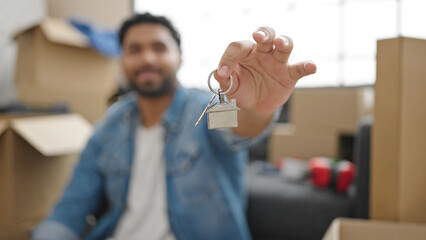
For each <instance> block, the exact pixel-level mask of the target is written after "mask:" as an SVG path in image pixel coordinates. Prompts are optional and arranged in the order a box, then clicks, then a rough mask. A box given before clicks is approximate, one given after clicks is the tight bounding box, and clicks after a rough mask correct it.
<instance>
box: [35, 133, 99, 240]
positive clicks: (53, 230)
mask: <svg viewBox="0 0 426 240" xmlns="http://www.w3.org/2000/svg"><path fill="white" fill-rule="evenodd" d="M98 152H99V146H98V144H97V143H96V141H95V139H94V137H93V136H92V138H91V139H90V140H89V142H88V144H87V146H86V148H85V149H84V150H83V152H82V154H81V156H80V161H79V163H78V164H77V166H76V168H75V170H74V175H73V177H72V179H71V181H70V182H69V184H68V186H67V187H66V188H65V191H64V194H63V196H62V199H61V200H60V201H59V202H58V203H57V205H56V206H55V208H54V209H53V211H52V212H51V214H50V216H49V217H48V218H47V219H46V220H45V221H43V222H42V223H40V224H39V225H38V226H37V227H36V228H35V229H34V231H33V232H32V237H31V239H34V240H39V239H43V240H50V239H52V240H53V239H62V240H75V239H79V235H80V234H81V233H82V232H83V230H84V228H85V227H86V217H87V216H88V215H90V214H93V213H94V212H95V211H96V209H97V207H98V205H99V203H100V200H101V199H102V196H103V194H102V191H103V186H102V185H103V179H102V176H101V173H100V172H99V170H98V168H97V164H96V161H95V160H96V159H97V156H98Z"/></svg>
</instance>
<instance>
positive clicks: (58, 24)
mask: <svg viewBox="0 0 426 240" xmlns="http://www.w3.org/2000/svg"><path fill="white" fill-rule="evenodd" d="M16 40H17V42H18V57H17V64H16V75H15V84H16V90H17V94H18V99H19V100H20V101H21V102H23V103H27V104H32V105H49V104H56V103H62V102H65V103H67V104H69V106H70V108H71V111H73V112H77V113H80V114H82V115H83V116H84V117H85V118H86V119H88V120H89V121H91V122H95V121H96V120H98V119H99V118H101V117H102V115H103V114H104V112H105V110H106V108H107V107H108V99H109V98H110V97H111V96H112V95H113V93H114V92H115V91H116V89H117V87H118V81H117V76H118V75H119V74H118V72H119V66H118V63H117V61H116V60H113V59H109V58H106V57H104V56H102V55H100V54H99V53H97V52H96V51H94V50H92V49H91V48H90V46H89V44H88V39H86V37H85V36H84V35H83V34H82V33H80V32H79V31H78V30H77V29H76V28H74V27H73V26H72V25H70V24H69V23H68V22H67V21H65V20H62V19H58V18H46V19H45V20H43V21H42V22H40V24H38V25H36V26H33V27H30V28H27V29H24V30H22V31H21V32H20V33H18V34H17V35H16Z"/></svg>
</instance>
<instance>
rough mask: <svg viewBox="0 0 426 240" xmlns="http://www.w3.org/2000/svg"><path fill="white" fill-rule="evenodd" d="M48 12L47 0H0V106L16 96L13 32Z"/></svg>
mask: <svg viewBox="0 0 426 240" xmlns="http://www.w3.org/2000/svg"><path fill="white" fill-rule="evenodd" d="M45 14H46V2H45V0H0V107H2V106H5V105H7V104H8V103H10V102H11V101H13V100H14V99H15V97H16V94H15V90H14V87H13V86H14V84H13V79H14V74H15V61H16V54H17V46H16V44H15V43H14V41H13V34H14V33H15V32H16V31H18V30H19V29H22V28H25V27H28V26H31V25H33V24H35V23H37V22H38V21H40V20H41V19H43V17H44V16H45Z"/></svg>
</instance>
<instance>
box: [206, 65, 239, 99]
mask: <svg viewBox="0 0 426 240" xmlns="http://www.w3.org/2000/svg"><path fill="white" fill-rule="evenodd" d="M214 72H216V70H213V72H211V73H210V75H209V78H208V79H207V84H208V85H209V88H210V91H212V92H213V93H216V91H215V90H214V89H213V88H212V86H211V85H210V79H211V78H212V75H213V74H214ZM229 78H230V80H231V83H230V84H229V88H228V90H226V91H224V92H223V91H221V92H220V93H221V94H227V93H229V91H231V89H232V83H233V82H234V80H233V79H232V75H229Z"/></svg>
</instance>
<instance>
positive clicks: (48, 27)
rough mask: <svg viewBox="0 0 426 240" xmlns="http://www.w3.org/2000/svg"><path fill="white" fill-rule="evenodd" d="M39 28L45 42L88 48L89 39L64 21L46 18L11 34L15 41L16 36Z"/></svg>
mask: <svg viewBox="0 0 426 240" xmlns="http://www.w3.org/2000/svg"><path fill="white" fill-rule="evenodd" d="M36 27H40V29H41V31H42V32H43V34H44V35H45V36H46V38H47V40H48V41H50V42H54V43H59V44H65V45H70V46H74V47H81V48H89V47H90V43H89V39H88V38H87V37H86V36H85V35H84V34H83V33H81V32H80V31H79V30H78V29H77V28H75V27H74V26H73V25H71V24H70V23H69V22H67V21H66V20H64V19H60V18H55V17H47V18H45V19H44V20H43V21H42V22H40V23H38V24H34V25H30V26H28V27H25V28H23V29H20V30H18V31H16V32H15V34H13V38H14V39H15V40H16V38H17V37H18V35H20V34H22V33H24V32H27V31H31V30H33V29H34V28H36Z"/></svg>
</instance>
